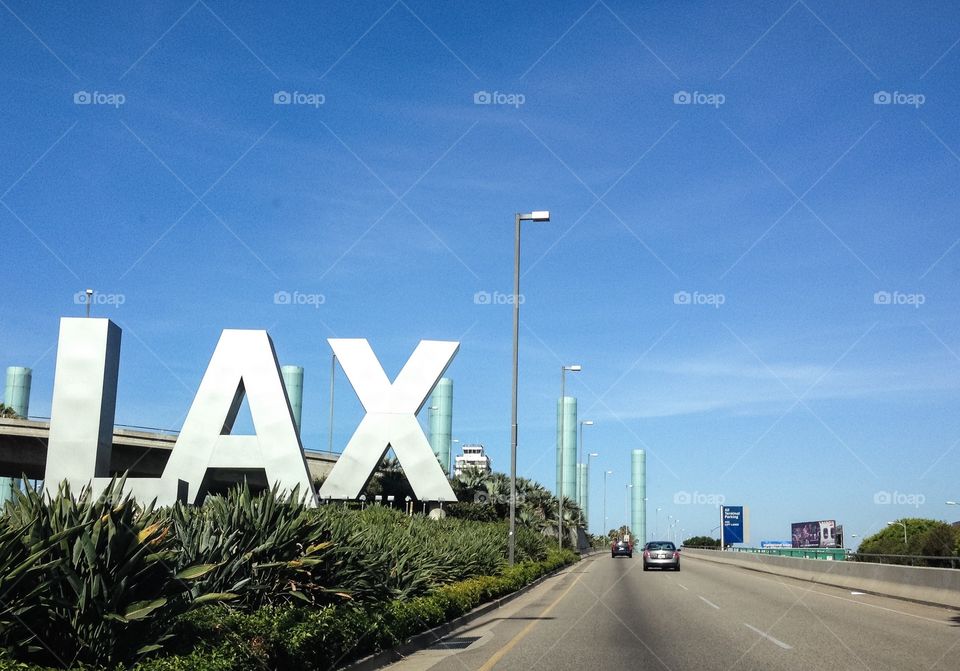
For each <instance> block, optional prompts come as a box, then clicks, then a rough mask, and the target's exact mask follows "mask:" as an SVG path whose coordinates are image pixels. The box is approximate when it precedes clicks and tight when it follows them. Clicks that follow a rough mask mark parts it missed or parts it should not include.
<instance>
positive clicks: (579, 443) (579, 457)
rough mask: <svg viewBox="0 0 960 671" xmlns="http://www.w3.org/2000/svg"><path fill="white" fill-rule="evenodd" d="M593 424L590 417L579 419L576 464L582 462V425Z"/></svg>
mask: <svg viewBox="0 0 960 671" xmlns="http://www.w3.org/2000/svg"><path fill="white" fill-rule="evenodd" d="M593 424H594V422H593V420H592V419H581V420H580V428H579V435H578V436H577V450H578V451H577V463H578V464H582V463H583V427H584V425H586V426H593Z"/></svg>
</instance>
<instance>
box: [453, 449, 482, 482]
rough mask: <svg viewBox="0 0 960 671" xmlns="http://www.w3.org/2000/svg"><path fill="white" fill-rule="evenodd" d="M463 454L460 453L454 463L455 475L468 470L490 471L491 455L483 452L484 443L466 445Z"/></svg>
mask: <svg viewBox="0 0 960 671" xmlns="http://www.w3.org/2000/svg"><path fill="white" fill-rule="evenodd" d="M462 449H463V454H458V455H457V458H456V459H455V460H454V464H453V474H454V476H457V475H461V474H462V473H463V472H464V471H467V470H477V471H482V472H484V473H489V472H490V457H488V456H487V455H485V454H484V453H483V445H479V444H478V445H464V446H463V448H462Z"/></svg>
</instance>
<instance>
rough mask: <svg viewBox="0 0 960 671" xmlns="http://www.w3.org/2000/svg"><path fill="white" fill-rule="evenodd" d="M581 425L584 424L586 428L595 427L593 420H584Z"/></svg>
mask: <svg viewBox="0 0 960 671" xmlns="http://www.w3.org/2000/svg"><path fill="white" fill-rule="evenodd" d="M580 423H581V424H583V425H584V426H593V420H592V419H582V420H580Z"/></svg>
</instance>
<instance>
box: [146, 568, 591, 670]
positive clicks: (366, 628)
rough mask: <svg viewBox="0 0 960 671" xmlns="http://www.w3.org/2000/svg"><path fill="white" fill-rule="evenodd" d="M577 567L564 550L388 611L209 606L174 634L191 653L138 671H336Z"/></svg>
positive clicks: (394, 604) (355, 606) (356, 605)
mask: <svg viewBox="0 0 960 671" xmlns="http://www.w3.org/2000/svg"><path fill="white" fill-rule="evenodd" d="M575 561H577V556H576V555H575V554H573V553H572V552H570V551H568V550H565V551H564V552H562V553H560V552H556V551H554V552H552V553H551V554H550V556H549V557H548V559H547V560H546V561H543V562H525V563H523V564H516V565H515V566H513V567H511V568H509V569H507V570H505V571H504V572H503V573H502V574H500V575H494V576H489V575H488V576H476V577H473V578H469V579H467V580H464V581H461V582H457V583H453V584H448V585H443V586H441V587H438V588H436V589H435V590H433V591H431V592H430V593H429V594H427V595H424V596H419V597H415V598H412V599H402V600H394V601H391V602H389V603H388V604H386V605H377V604H364V603H361V602H351V603H349V604H343V605H338V606H327V607H325V608H320V609H316V608H304V607H299V606H295V605H293V606H284V607H276V606H266V607H264V608H261V609H259V610H257V611H256V612H254V613H242V612H239V611H237V610H234V609H231V608H228V607H225V606H209V607H205V608H201V609H198V610H196V611H193V612H191V613H188V614H186V615H184V616H183V617H182V618H181V621H180V624H179V626H178V629H177V637H178V638H179V639H181V640H189V641H191V642H192V645H193V646H194V647H193V649H191V650H186V649H185V650H183V651H182V654H180V655H176V656H168V657H165V658H158V659H154V660H149V661H145V662H142V663H141V664H139V665H138V666H137V669H138V670H139V671H180V670H186V669H201V670H208V669H209V670H210V671H220V669H225V668H234V669H240V670H246V669H250V670H256V669H263V668H298V669H324V670H327V669H331V668H339V667H341V666H344V665H346V664H348V663H349V662H351V661H353V660H356V659H360V658H362V657H364V656H367V655H369V654H372V653H374V652H377V651H379V650H383V649H386V648H390V647H394V646H396V645H398V644H400V643H403V642H404V641H406V640H407V639H409V638H410V637H411V636H413V635H415V634H417V633H420V632H423V631H426V630H427V629H430V628H433V627H436V626H439V625H440V624H443V623H444V622H448V621H450V620H451V619H454V618H456V617H459V616H460V615H463V614H465V613H468V612H469V611H471V610H472V609H473V608H476V607H477V606H479V605H480V604H482V603H484V602H485V601H489V600H490V599H494V598H497V597H501V596H504V595H506V594H509V593H511V592H514V591H516V590H517V589H519V588H521V587H523V586H524V585H527V584H529V583H530V582H532V581H533V580H535V579H537V578H539V577H540V576H543V575H546V574H547V573H550V572H551V571H553V570H556V569H557V568H560V567H561V566H564V565H566V564H570V563H573V562H575Z"/></svg>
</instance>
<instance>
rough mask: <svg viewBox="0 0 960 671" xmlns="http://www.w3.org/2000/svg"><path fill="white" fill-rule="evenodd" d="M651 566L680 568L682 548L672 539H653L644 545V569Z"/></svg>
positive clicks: (676, 569) (677, 569)
mask: <svg viewBox="0 0 960 671" xmlns="http://www.w3.org/2000/svg"><path fill="white" fill-rule="evenodd" d="M651 566H656V567H658V568H661V569H668V568H671V569H673V570H674V571H679V570H680V550H679V549H677V547H676V546H675V545H674V544H673V543H671V542H670V541H651V542H649V543H647V544H646V545H644V546H643V570H644V571H646V570H649V568H650V567H651Z"/></svg>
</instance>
